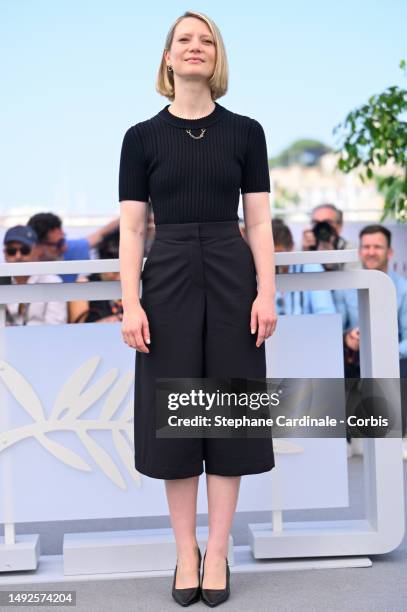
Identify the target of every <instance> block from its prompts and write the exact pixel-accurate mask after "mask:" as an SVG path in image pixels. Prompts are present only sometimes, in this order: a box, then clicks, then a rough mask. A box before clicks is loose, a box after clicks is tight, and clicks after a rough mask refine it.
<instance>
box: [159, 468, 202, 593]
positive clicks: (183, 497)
mask: <svg viewBox="0 0 407 612" xmlns="http://www.w3.org/2000/svg"><path fill="white" fill-rule="evenodd" d="M198 484H199V476H192V477H191V478H177V479H174V480H166V481H165V490H166V493H167V500H168V507H169V510H170V517H171V526H172V529H173V531H174V536H175V541H176V545H177V563H178V567H177V579H176V583H175V588H176V589H187V588H189V587H194V586H197V585H198V555H197V548H198V542H197V539H196V500H197V494H198Z"/></svg>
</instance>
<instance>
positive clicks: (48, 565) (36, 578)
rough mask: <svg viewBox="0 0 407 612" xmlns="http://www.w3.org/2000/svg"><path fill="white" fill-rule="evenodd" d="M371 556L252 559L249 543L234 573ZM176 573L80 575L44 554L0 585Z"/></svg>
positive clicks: (363, 563) (338, 564) (341, 563)
mask: <svg viewBox="0 0 407 612" xmlns="http://www.w3.org/2000/svg"><path fill="white" fill-rule="evenodd" d="M371 566H372V561H371V559H370V558H369V557H330V558H321V557H318V558H312V559H310V558H307V559H298V560H295V559H294V560H293V559H288V560H287V561H281V559H280V560H276V561H274V560H269V561H268V560H264V559H261V560H257V559H254V558H253V555H252V553H251V550H250V548H249V546H235V547H234V563H233V565H231V566H230V571H231V573H240V572H277V571H297V570H310V569H341V568H344V567H371ZM163 576H173V570H171V571H169V570H165V571H154V572H151V571H150V572H125V573H124V572H122V573H117V574H87V575H81V576H64V574H63V558H62V555H46V556H45V555H44V556H42V557H40V561H39V565H38V569H37V570H36V571H35V572H34V571H28V572H10V573H8V574H7V573H5V574H4V573H3V574H2V575H1V576H0V588H4V587H6V586H9V585H17V584H25V585H26V584H38V583H58V582H86V581H98V580H99V581H100V580H126V579H132V578H158V577H163Z"/></svg>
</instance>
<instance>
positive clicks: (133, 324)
mask: <svg viewBox="0 0 407 612" xmlns="http://www.w3.org/2000/svg"><path fill="white" fill-rule="evenodd" d="M122 336H123V340H124V342H125V343H126V344H127V345H128V346H130V347H131V348H135V349H136V350H137V351H140V352H141V353H149V352H150V351H149V350H148V348H147V346H146V344H150V329H149V325H148V319H147V315H146V313H145V311H144V308H143V307H142V306H141V304H138V305H137V306H135V307H134V308H132V309H131V310H130V311H129V310H124V312H123V319H122Z"/></svg>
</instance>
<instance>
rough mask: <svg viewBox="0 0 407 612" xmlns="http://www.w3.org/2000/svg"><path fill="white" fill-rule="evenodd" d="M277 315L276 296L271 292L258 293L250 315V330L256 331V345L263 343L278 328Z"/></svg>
mask: <svg viewBox="0 0 407 612" xmlns="http://www.w3.org/2000/svg"><path fill="white" fill-rule="evenodd" d="M276 325H277V315H276V305H275V300H274V296H273V295H270V294H262V293H258V294H257V297H256V299H255V300H254V302H253V305H252V311H251V317H250V331H251V333H252V334H254V333H256V330H257V332H258V333H257V340H256V346H257V347H259V346H261V345H262V343H263V342H264V340H266V339H267V338H269V337H270V336H271V335H272V334H273V333H274V330H275V329H276Z"/></svg>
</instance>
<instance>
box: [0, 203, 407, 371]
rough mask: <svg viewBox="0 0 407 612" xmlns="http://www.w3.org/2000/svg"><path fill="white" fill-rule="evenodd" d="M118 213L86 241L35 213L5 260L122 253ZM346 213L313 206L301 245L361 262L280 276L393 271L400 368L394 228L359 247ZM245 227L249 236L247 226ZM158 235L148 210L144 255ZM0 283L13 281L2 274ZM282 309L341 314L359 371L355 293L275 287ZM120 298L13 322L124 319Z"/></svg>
mask: <svg viewBox="0 0 407 612" xmlns="http://www.w3.org/2000/svg"><path fill="white" fill-rule="evenodd" d="M119 223H120V221H119V218H117V219H114V220H112V221H111V222H110V223H108V224H107V225H105V226H104V227H101V228H100V229H98V230H97V231H95V232H93V233H92V234H90V235H88V236H85V237H83V238H76V239H72V238H71V239H69V238H67V237H66V234H65V232H64V229H63V225H62V220H61V218H60V217H58V216H57V215H55V214H53V213H38V214H35V215H33V216H32V217H31V218H30V219H29V220H28V222H27V225H17V226H14V227H11V228H9V229H8V230H7V232H6V233H5V235H4V240H3V242H4V245H3V251H4V259H5V261H6V262H9V263H17V262H34V261H57V260H81V259H83V260H87V259H90V258H91V250H92V249H94V250H95V251H96V253H97V256H98V257H99V258H101V259H110V258H112V259H117V258H118V257H119V240H120V232H119ZM272 226H273V237H274V245H275V251H276V253H279V252H286V251H292V250H294V240H293V235H292V233H291V230H290V228H289V227H288V225H286V224H285V223H284V222H283V221H282V220H280V219H273V221H272ZM342 228H343V214H342V211H340V210H339V209H338V208H337V207H336V206H334V205H333V204H321V205H320V206H317V207H316V208H314V209H313V211H312V214H311V224H310V227H307V228H306V229H304V231H303V234H302V245H301V248H302V250H328V249H329V250H333V249H349V248H357V246H358V252H359V259H360V262H359V263H358V264H354V263H349V264H346V263H343V264H309V263H308V264H302V265H300V264H297V265H291V266H278V267H277V270H276V272H277V273H289V272H320V271H323V270H335V269H344V268H345V269H346V268H352V267H355V266H356V267H358V266H359V267H362V268H364V269H367V270H380V271H382V272H384V273H386V274H388V275H389V276H390V278H391V279H392V281H393V282H394V285H395V287H396V293H397V319H398V331H399V356H400V362H401V367H402V371H403V372H405V371H406V363H407V279H406V278H404V277H402V276H400V275H398V274H396V273H395V272H394V271H393V270H392V269H391V267H390V261H391V258H392V257H393V249H392V245H391V232H390V231H389V229H388V228H387V227H385V226H383V225H379V224H372V225H367V226H366V227H364V228H363V229H362V230H361V231H360V234H359V245H354V244H352V243H351V242H349V241H348V240H346V239H345V238H344V237H343V236H342ZM241 232H242V235H243V237H245V232H244V226H241ZM153 240H154V217H153V214H152V211H151V209H150V212H149V215H148V221H147V234H146V245H145V254H147V255H148V252H149V250H150V248H151V244H152V242H153ZM8 278H9V282H10V283H12V284H20V283H37V282H41V283H51V282H87V281H98V280H119V279H120V275H119V272H102V273H93V274H90V275H87V276H85V275H81V274H58V275H57V274H42V275H31V276H11V277H8ZM2 282H3V283H4V282H7V278H6V277H5V278H3V279H2ZM276 307H277V313H278V314H279V315H284V314H288V315H296V314H321V313H325V314H326V313H335V312H338V313H340V314H341V317H342V325H343V333H344V351H345V365H346V373H347V375H349V376H358V375H359V370H358V368H359V356H358V352H359V327H358V303H357V291H356V290H355V289H349V290H332V291H328V290H327V291H302V292H299V291H298V292H289V293H285V294H283V293H281V292H277V295H276ZM121 316H122V305H121V302H120V300H111V301H109V300H104V301H97V302H92V301H91V302H87V301H75V302H68V303H65V302H48V303H41V302H35V303H31V304H8V305H7V325H36V324H58V323H85V322H111V321H120V320H121Z"/></svg>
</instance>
